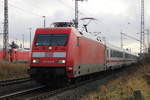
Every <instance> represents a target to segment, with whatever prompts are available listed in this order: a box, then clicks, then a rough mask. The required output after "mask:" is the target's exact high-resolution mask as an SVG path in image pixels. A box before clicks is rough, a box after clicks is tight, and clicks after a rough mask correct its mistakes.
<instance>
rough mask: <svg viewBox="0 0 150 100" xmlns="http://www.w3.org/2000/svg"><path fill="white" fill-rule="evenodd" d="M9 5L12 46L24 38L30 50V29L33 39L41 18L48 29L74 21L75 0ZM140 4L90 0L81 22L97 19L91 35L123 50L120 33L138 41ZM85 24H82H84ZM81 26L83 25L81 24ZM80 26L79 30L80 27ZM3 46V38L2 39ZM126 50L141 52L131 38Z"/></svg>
mask: <svg viewBox="0 0 150 100" xmlns="http://www.w3.org/2000/svg"><path fill="white" fill-rule="evenodd" d="M3 1H4V0H0V12H1V13H0V32H2V30H3V29H2V28H3V26H2V25H3V24H2V23H3V3H4V2H3ZM8 1H9V38H10V42H11V41H13V40H16V39H17V40H18V41H17V42H18V43H22V34H24V35H25V41H26V45H25V47H29V28H30V27H31V28H32V36H33V35H34V32H35V29H36V28H37V27H42V26H43V19H42V16H46V26H47V27H49V26H50V24H51V23H53V22H56V21H71V20H72V19H74V0H8ZM140 3H141V0H88V1H85V2H79V10H80V13H79V18H83V17H94V18H96V19H97V21H93V22H91V23H90V25H89V26H88V28H89V31H91V32H101V33H102V34H101V36H105V37H106V40H107V42H109V43H111V44H113V45H116V46H120V32H121V31H122V32H124V33H126V34H128V35H131V36H134V37H135V38H139V35H138V34H136V33H139V32H140V7H141V5H140ZM149 4H150V0H145V23H146V26H145V27H146V28H147V29H149V28H150V25H149V23H150V19H149V17H150V10H149V7H148V5H149ZM81 23H82V22H81ZM81 25H82V24H81ZM81 25H80V26H81ZM0 45H2V36H0ZM124 45H125V48H131V49H132V51H133V52H138V51H139V43H138V42H137V41H135V40H131V39H129V38H125V39H124Z"/></svg>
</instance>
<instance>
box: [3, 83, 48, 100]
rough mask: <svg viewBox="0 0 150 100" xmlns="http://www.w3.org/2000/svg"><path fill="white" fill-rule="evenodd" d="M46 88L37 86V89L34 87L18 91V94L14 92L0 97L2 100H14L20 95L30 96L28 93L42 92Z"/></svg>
mask: <svg viewBox="0 0 150 100" xmlns="http://www.w3.org/2000/svg"><path fill="white" fill-rule="evenodd" d="M44 87H45V86H43V85H41V86H37V87H34V88H30V89H25V90H21V91H17V92H14V93H10V94H6V95H3V96H0V100H9V99H12V98H13V97H15V96H19V95H22V94H28V93H31V92H33V91H38V90H40V89H42V88H44Z"/></svg>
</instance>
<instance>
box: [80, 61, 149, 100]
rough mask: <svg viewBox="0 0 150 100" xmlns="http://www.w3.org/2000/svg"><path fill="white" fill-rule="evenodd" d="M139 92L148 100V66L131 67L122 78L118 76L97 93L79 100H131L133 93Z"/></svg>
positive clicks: (89, 94)
mask: <svg viewBox="0 0 150 100" xmlns="http://www.w3.org/2000/svg"><path fill="white" fill-rule="evenodd" d="M135 90H141V93H142V95H143V96H144V98H145V99H144V100H150V64H146V65H138V66H136V67H132V68H131V70H130V71H128V72H127V73H125V74H124V75H123V76H118V77H116V78H114V79H113V80H111V81H109V82H108V83H107V84H105V85H103V86H99V88H98V91H95V92H91V93H88V94H87V95H85V96H83V97H82V98H81V100H133V91H135Z"/></svg>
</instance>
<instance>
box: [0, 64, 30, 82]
mask: <svg viewBox="0 0 150 100" xmlns="http://www.w3.org/2000/svg"><path fill="white" fill-rule="evenodd" d="M22 77H28V75H27V64H25V63H9V62H0V80H5V79H15V78H22Z"/></svg>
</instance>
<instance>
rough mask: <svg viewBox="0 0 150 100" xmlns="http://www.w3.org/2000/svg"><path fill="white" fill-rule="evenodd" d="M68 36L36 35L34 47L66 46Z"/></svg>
mask: <svg viewBox="0 0 150 100" xmlns="http://www.w3.org/2000/svg"><path fill="white" fill-rule="evenodd" d="M67 41H68V34H38V35H37V36H36V41H35V45H36V46H66V45H67Z"/></svg>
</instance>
